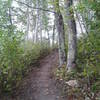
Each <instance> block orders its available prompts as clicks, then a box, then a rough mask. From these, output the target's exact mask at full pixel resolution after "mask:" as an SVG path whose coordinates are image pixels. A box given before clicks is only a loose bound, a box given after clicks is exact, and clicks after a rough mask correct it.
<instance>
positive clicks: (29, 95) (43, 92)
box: [6, 51, 63, 100]
mask: <svg viewBox="0 0 100 100" xmlns="http://www.w3.org/2000/svg"><path fill="white" fill-rule="evenodd" d="M39 65H40V66H36V67H34V68H33V69H32V70H31V72H30V73H29V74H28V76H26V77H25V78H24V80H23V82H22V84H21V85H20V87H19V88H18V89H17V91H15V94H14V95H13V96H12V97H10V98H9V100H63V99H62V97H61V95H60V90H59V89H58V88H57V87H56V80H55V78H54V70H55V67H56V66H57V65H58V52H57V51H53V52H51V54H49V55H48V56H46V57H45V58H44V59H42V60H40V61H39ZM6 100H8V98H7V99H6Z"/></svg>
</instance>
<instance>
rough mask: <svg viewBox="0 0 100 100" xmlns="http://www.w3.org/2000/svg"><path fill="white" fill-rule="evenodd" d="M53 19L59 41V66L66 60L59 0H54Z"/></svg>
mask: <svg viewBox="0 0 100 100" xmlns="http://www.w3.org/2000/svg"><path fill="white" fill-rule="evenodd" d="M54 7H55V12H56V13H55V21H56V28H57V31H58V43H59V63H60V64H59V67H61V66H62V65H63V64H65V62H66V53H65V31H64V22H63V16H62V14H61V12H60V8H59V0H55V5H54Z"/></svg>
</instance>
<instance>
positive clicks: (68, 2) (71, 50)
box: [65, 0, 77, 71]
mask: <svg viewBox="0 0 100 100" xmlns="http://www.w3.org/2000/svg"><path fill="white" fill-rule="evenodd" d="M72 5H73V1H72V0H65V6H66V17H67V24H68V53H67V69H68V71H72V70H73V69H76V51H77V50H76V49H77V43H76V41H77V31H76V23H75V19H74V12H73V10H72V9H71V6H72Z"/></svg>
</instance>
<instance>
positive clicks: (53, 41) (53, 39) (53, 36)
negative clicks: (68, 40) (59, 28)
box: [52, 19, 55, 47]
mask: <svg viewBox="0 0 100 100" xmlns="http://www.w3.org/2000/svg"><path fill="white" fill-rule="evenodd" d="M54 45H55V19H54V25H53V34H52V47H54Z"/></svg>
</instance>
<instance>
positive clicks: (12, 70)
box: [0, 30, 49, 93]
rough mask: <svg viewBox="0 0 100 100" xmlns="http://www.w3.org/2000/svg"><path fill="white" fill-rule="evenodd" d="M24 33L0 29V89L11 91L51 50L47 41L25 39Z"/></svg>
mask: <svg viewBox="0 0 100 100" xmlns="http://www.w3.org/2000/svg"><path fill="white" fill-rule="evenodd" d="M23 35H24V34H23V33H21V32H16V33H11V34H8V33H7V32H6V31H2V30H0V90H1V91H2V92H3V91H4V92H9V93H11V92H12V90H13V89H14V88H15V87H17V86H18V85H19V83H20V81H21V80H22V77H23V76H24V75H25V73H26V72H28V71H29V69H30V68H31V67H30V64H31V63H36V62H37V61H38V60H39V58H40V57H41V56H42V54H45V55H46V53H47V51H48V52H49V47H48V46H47V43H41V44H42V45H41V44H40V43H37V44H34V43H33V42H32V41H27V42H25V41H23Z"/></svg>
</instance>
